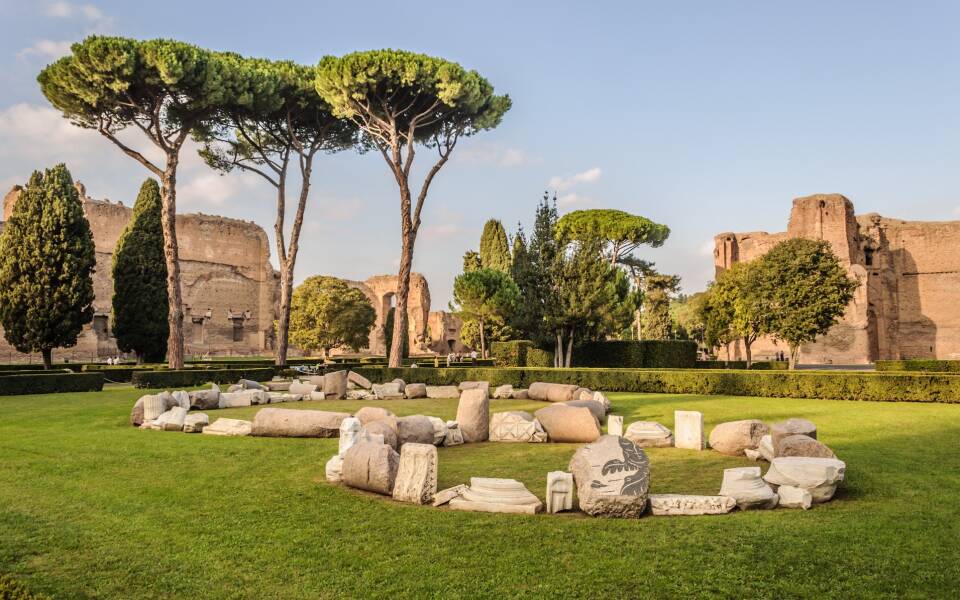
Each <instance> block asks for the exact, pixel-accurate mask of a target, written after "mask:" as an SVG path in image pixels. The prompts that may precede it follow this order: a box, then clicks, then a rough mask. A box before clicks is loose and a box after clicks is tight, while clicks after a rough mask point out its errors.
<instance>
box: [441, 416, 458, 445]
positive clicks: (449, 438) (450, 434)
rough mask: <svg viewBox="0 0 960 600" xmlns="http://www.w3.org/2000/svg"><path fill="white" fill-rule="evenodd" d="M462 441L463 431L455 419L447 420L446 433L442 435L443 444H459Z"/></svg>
mask: <svg viewBox="0 0 960 600" xmlns="http://www.w3.org/2000/svg"><path fill="white" fill-rule="evenodd" d="M462 443H463V432H462V431H460V424H459V423H457V422H456V421H447V433H446V435H445V436H444V437H443V445H444V446H459V445H460V444H462Z"/></svg>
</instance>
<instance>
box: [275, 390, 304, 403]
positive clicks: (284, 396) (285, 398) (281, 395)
mask: <svg viewBox="0 0 960 600" xmlns="http://www.w3.org/2000/svg"><path fill="white" fill-rule="evenodd" d="M299 400H300V396H294V395H293V394H288V393H286V392H267V404H281V403H283V402H297V401H299Z"/></svg>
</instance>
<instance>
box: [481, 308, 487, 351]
mask: <svg viewBox="0 0 960 600" xmlns="http://www.w3.org/2000/svg"><path fill="white" fill-rule="evenodd" d="M486 357H487V338H486V337H485V336H484V335H483V318H482V317H481V318H480V358H486Z"/></svg>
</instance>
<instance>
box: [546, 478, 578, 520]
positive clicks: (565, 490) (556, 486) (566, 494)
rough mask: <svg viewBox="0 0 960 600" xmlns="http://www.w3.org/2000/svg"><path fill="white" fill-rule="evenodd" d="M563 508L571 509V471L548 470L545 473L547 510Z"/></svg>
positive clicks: (560, 509)
mask: <svg viewBox="0 0 960 600" xmlns="http://www.w3.org/2000/svg"><path fill="white" fill-rule="evenodd" d="M563 510H573V473H567V472H566V471H550V472H549V473H547V512H548V513H551V514H552V513H558V512H560V511H563Z"/></svg>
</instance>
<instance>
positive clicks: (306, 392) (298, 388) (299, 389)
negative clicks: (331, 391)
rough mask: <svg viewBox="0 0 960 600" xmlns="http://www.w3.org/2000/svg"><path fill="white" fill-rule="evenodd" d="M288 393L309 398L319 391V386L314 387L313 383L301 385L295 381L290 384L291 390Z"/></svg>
mask: <svg viewBox="0 0 960 600" xmlns="http://www.w3.org/2000/svg"><path fill="white" fill-rule="evenodd" d="M288 391H289V392H290V393H291V394H293V395H294V396H300V397H301V398H303V397H307V398H309V396H310V394H312V393H314V392H315V391H317V386H315V385H313V384H312V383H301V382H299V381H294V382H293V383H291V384H290V389H289V390H288ZM324 397H326V394H324Z"/></svg>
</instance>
